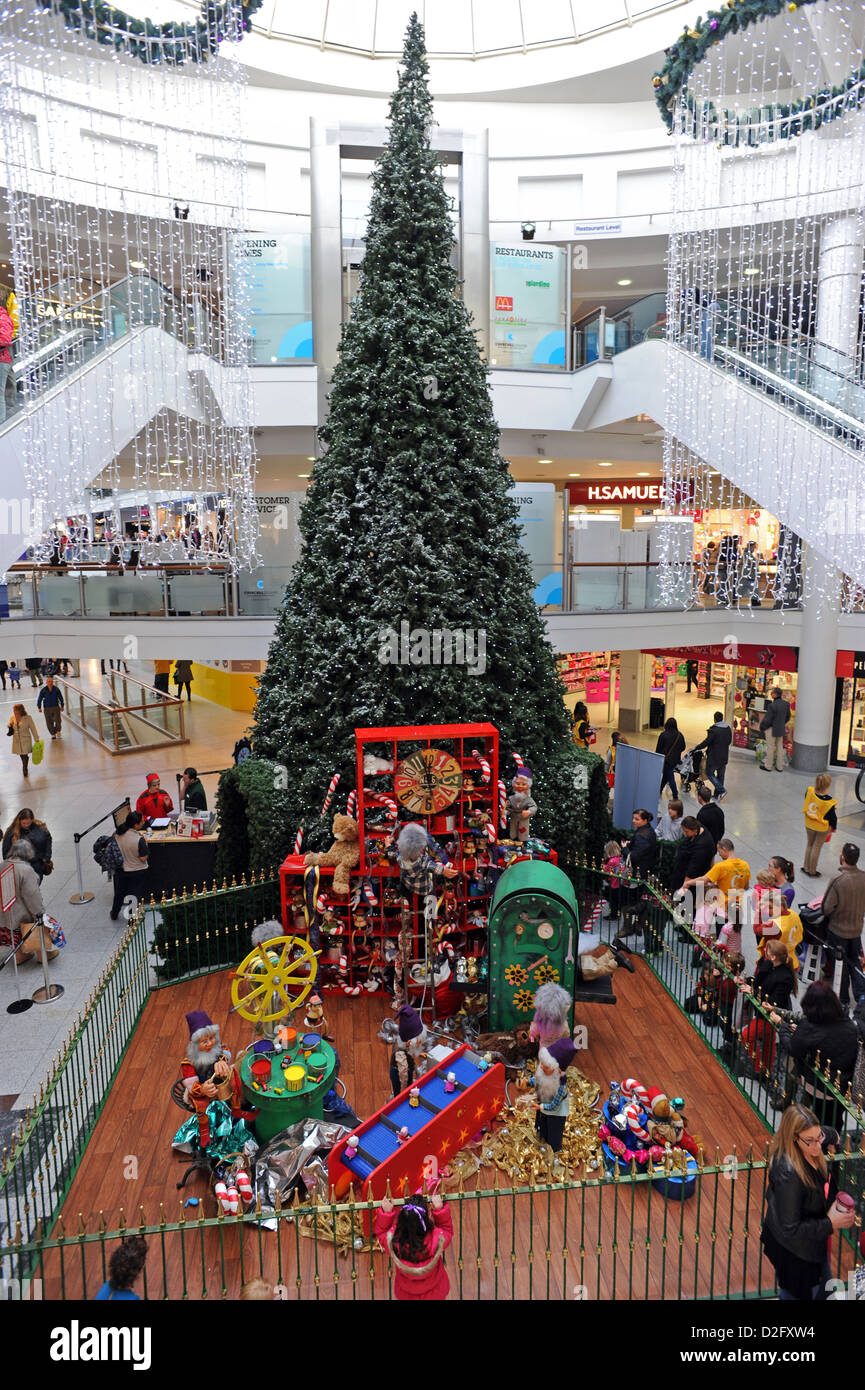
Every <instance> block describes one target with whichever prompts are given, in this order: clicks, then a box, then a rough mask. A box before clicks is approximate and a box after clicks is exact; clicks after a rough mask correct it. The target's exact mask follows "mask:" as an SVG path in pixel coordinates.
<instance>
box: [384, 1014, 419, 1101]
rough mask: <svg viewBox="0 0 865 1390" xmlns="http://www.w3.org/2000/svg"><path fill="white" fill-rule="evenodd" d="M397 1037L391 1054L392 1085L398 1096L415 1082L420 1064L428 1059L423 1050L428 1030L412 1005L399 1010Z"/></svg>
mask: <svg viewBox="0 0 865 1390" xmlns="http://www.w3.org/2000/svg"><path fill="white" fill-rule="evenodd" d="M396 1019H397V1036H396V1038H395V1039H394V1041H393V1045H392V1047H391V1054H390V1084H391V1086H392V1087H393V1093H394V1095H395V1096H398V1095H399V1093H400V1091H404V1090H405V1089H406V1087H407V1086H410V1085H411V1083H412V1082H413V1081H414V1078H415V1073H416V1071H417V1070H418V1064H419V1063H420V1062H421V1061H423V1060H424V1059H425V1058H426V1052H425V1051H424V1050H423V1049H424V1046H425V1043H426V1030H425V1029H424V1026H423V1023H422V1022H421V1017H420V1014H419V1013H418V1012H417V1010H416V1009H413V1008H412V1007H411V1005H410V1004H403V1005H402V1007H401V1008H400V1009H398V1010H397V1015H396Z"/></svg>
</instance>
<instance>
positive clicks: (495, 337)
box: [490, 241, 567, 371]
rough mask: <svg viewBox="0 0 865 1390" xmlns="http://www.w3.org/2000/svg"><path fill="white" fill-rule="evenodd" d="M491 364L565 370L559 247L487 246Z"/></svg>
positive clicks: (562, 262)
mask: <svg viewBox="0 0 865 1390" xmlns="http://www.w3.org/2000/svg"><path fill="white" fill-rule="evenodd" d="M490 278H491V280H492V285H491V292H492V302H491V305H490V325H491V333H490V336H491V339H492V344H491V349H490V359H491V362H492V365H493V366H496V367H534V368H542V369H545V370H547V371H549V370H551V369H553V370H555V369H557V370H559V371H563V370H564V367H565V324H566V320H567V312H566V304H565V289H566V281H567V276H566V265H565V252H564V249H563V248H562V247H561V246H533V245H531V244H530V243H529V242H525V241H521V242H517V243H516V244H514V245H506V244H505V243H503V242H497V241H494V242H492V244H491V246H490Z"/></svg>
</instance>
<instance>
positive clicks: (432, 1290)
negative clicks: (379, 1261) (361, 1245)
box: [375, 1195, 454, 1302]
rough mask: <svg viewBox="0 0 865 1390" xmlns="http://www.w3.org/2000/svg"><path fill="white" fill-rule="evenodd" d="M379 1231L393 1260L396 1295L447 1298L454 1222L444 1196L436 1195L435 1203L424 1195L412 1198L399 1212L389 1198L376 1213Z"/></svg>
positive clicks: (429, 1299) (401, 1297)
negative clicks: (446, 1259) (447, 1255)
mask: <svg viewBox="0 0 865 1390" xmlns="http://www.w3.org/2000/svg"><path fill="white" fill-rule="evenodd" d="M375 1234H376V1235H377V1236H378V1238H379V1240H380V1241H381V1243H382V1245H383V1246H384V1247H385V1249H386V1250H387V1252H388V1254H389V1255H390V1258H391V1261H392V1262H393V1267H394V1276H393V1291H394V1297H395V1298H397V1299H400V1300H407V1299H413V1300H423V1301H425V1302H434V1301H436V1300H441V1299H444V1298H447V1295H448V1290H449V1289H450V1280H449V1279H448V1272H447V1270H446V1269H445V1262H444V1253H445V1250H446V1249H447V1248H448V1246H449V1245H450V1243H451V1241H452V1239H453V1234H454V1223H453V1218H452V1216H451V1212H450V1207H449V1206H445V1204H444V1202H443V1201H442V1199H441V1197H439V1196H435V1197H433V1198H432V1203H431V1204H430V1203H429V1202H428V1201H427V1199H426V1198H425V1197H422V1196H420V1195H418V1196H415V1197H412V1198H410V1200H409V1201H407V1202H406V1203H405V1204H404V1205H403V1206H402V1207H400V1209H399V1212H396V1211H395V1210H394V1205H393V1202H390V1201H388V1199H387V1198H385V1200H384V1201H383V1202H382V1204H381V1206H380V1207H379V1209H378V1211H377V1212H376V1215H375Z"/></svg>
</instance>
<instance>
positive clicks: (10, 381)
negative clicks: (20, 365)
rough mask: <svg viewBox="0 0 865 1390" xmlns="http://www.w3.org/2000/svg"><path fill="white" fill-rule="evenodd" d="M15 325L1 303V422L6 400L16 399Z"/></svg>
mask: <svg viewBox="0 0 865 1390" xmlns="http://www.w3.org/2000/svg"><path fill="white" fill-rule="evenodd" d="M14 337H15V325H14V323H13V322H12V318H11V316H10V314H9V311H8V309H7V308H6V305H5V304H0V424H2V422H3V421H4V420H5V419H6V409H7V406H6V400H7V397H8V398H9V400H10V403H11V402H13V401H14V400H15V375H14V372H13V370H12V352H11V347H12V341H13V339H14Z"/></svg>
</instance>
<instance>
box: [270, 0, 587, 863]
mask: <svg viewBox="0 0 865 1390" xmlns="http://www.w3.org/2000/svg"><path fill="white" fill-rule="evenodd" d="M427 71H428V68H427V62H426V57H425V50H424V36H423V29H422V27H421V25H420V24H419V22H418V20H417V17H416V16H415V17H413V18H412V20H411V22H410V24H409V27H408V31H407V35H406V42H405V50H404V54H403V66H402V71H401V75H400V80H399V86H398V88H397V91H396V93H395V94H394V96H393V98H392V100H391V104H390V115H389V127H390V139H389V143H388V146H387V149H386V150H385V152H384V154H383V155H382V156H381V158H380V159H379V161H378V165H377V168H376V172H375V174H374V176H373V189H374V191H373V196H372V203H371V208H370V217H369V225H368V229H367V236H366V251H365V257H364V263H363V276H362V281H361V286H360V290H359V293H358V296H357V299H356V300H355V302H354V305H353V308H352V316H351V319H350V321H349V322H348V323H347V324H346V325H345V327H344V329H343V333H342V340H341V345H340V357H339V363H338V366H337V367H336V370H335V372H334V377H333V389H332V394H331V398H330V415H329V419H328V422H327V425H326V427H325V428H323V429H322V430H321V439H322V442H323V443H324V444H325V446H326V452H325V453H324V456H323V457H322V458H321V459H320V460H318V461H317V462H316V464H315V468H314V471H313V475H312V481H311V485H310V488H309V492H308V495H307V499H306V501H305V503H304V506H303V508H302V512H301V519H300V529H301V533H302V537H303V542H304V549H303V553H302V558H301V560H300V561H299V563H298V565H297V567H296V569H295V572H294V574H293V576H292V580H291V583H290V584H289V586H288V589H287V590H286V595H285V599H284V602H283V606H282V608H281V610H280V613H279V617H278V622H277V627H276V635H275V637H274V640H273V644H272V646H271V649H270V655H269V658H268V664H267V669H266V671H265V673H264V675H263V676H262V678H261V682H260V686H259V696H258V704H257V708H256V726H255V737H254V743H255V752H256V756H257V757H258V758H264V759H270V760H272V761H273V762H275V763H277V764H280V765H282V766H284V767H286V768H287V769H288V777H287V780H288V786H287V787H286V789H285V791H284V792H280V794H279V796H278V798H277V802H278V806H279V812H278V818H279V824H280V832H279V833H281V834H282V836H283V840H282V843H281V844H280V845H279V846H277V847H275V848H274V851H273V854H271V856H270V859H269V862H273V859H274V856H275V854H276V853H278V852H281V851H287V850H288V848H289V847H290V841H291V840H293V838H294V831H295V828H296V826H297V825H298V824H300V823H301V822H303V823H304V824H305V825H306V827H307V840H306V842H305V845H304V848H307V847H310V848H315V847H316V846H317V845H318V844H320V843H322V842H329V839H330V831H329V821H330V815H328V817H327V819H326V821H325V822H322V823H321V824H320V825H318V826H317V825H316V821H317V819H318V815H319V811H320V808H321V805H322V801H323V799H324V795H325V792H326V790H327V787H328V783H329V781H330V778H331V775H332V774H333V773H334V772H337V771H338V772H340V773H341V775H342V781H341V785H340V788H339V795H338V796H337V799H336V801H335V803H334V805H335V808H336V809H340V808H341V807H344V805H345V794H346V792H347V791H348V789H350V788H351V787H352V786H353V785H354V729H355V727H356V726H377V725H389V724H432V723H457V722H466V721H475V720H489V721H490V722H492V723H493V724H495V725H496V726H497V728H498V729H499V731H500V734H501V746H502V766H503V768H504V769H505V775H507V776H510V775H511V773H512V771H513V762H512V761H511V759H510V754H511V753H512V752H513V751H516V752H518V753H519V754H520V755H521V756H522V757H523V759H524V760H525V761H526V762H527V763H528V764H529V766H530V767H531V768H532V769H533V771H534V772H535V795H536V797H537V800H538V803H539V807H540V812H539V815H538V816H537V817H536V819H535V821H534V822H533V829H534V830H535V832H536V833H538V834H541V835H544V836H546V837H548V838H550V839H551V840H553V841H554V842H555V843H556V844H557V846H558V847H559V848H560V850H564V852H565V854H566V856H569V855H572V854H573V853H574V852H575V851H577V850H579V849H581V848H582V847H583V843H584V838H585V833H586V825H587V822H593V823H594V824H595V829H596V831H597V834H599V835H601V834H603V829H604V826H603V824H602V818H603V814H604V813H603V809H602V808H603V805H604V803H605V800H606V786H605V784H604V779H603V776H602V775H601V776H600V778H598V772H599V770H600V771H601V773H602V769H601V768H600V764H599V760H598V759H596V758H594V756H593V755H587V754H585V753H581V752H580V751H579V750H577V749H575V748H574V746H573V744H572V743H571V741H570V737H569V723H568V718H567V712H566V710H565V707H564V705H563V702H562V694H563V689H562V686H561V683H560V681H559V678H558V675H557V673H556V670H555V662H554V657H553V653H552V650H551V648H550V646H549V643H548V641H547V638H546V635H545V632H544V625H543V622H542V619H541V617H540V615H539V613H538V610H537V608H536V607H535V604H534V602H533V600H532V582H531V573H530V567H529V562H528V560H527V558H526V555H525V553H524V551H523V550H522V548H521V546H520V542H519V531H518V526H517V522H516V512H517V509H516V506H515V504H514V503H513V501H512V500H511V499H510V497H509V495H508V486H509V481H510V479H509V474H508V466H507V463H506V461H505V460H504V459H503V458H501V457H500V455H499V453H498V428H497V426H496V423H495V420H494V418H493V413H492V407H491V403H490V397H489V393H488V390H487V381H486V367H485V365H484V362H483V360H482V357H481V353H480V350H479V348H478V344H477V342H476V339H475V337H474V334H473V332H472V326H471V321H470V317H469V314H468V313H467V311H466V309H465V307H464V305H463V302H462V299H461V297H460V287H459V281H458V278H457V275H456V272H455V271H454V269H453V267H452V265H451V253H452V250H453V242H454V236H453V224H452V221H451V216H450V211H449V200H448V196H447V194H446V193H445V191H444V187H443V183H442V176H441V171H440V168H439V166H438V162H437V157H436V155H435V154H434V153H433V151H432V150H431V149H430V143H429V136H430V129H431V126H432V121H433V114H432V100H431V97H430V93H429V90H428V87H427V80H426V79H427ZM443 629H444V630H447V631H454V630H459V631H462V632H465V633H466V634H467V642H468V646H467V653H468V655H469V659H468V660H466V661H465V662H464V663H463V664H457V663H452V664H450V665H444V664H433V662H434V661H435V657H436V651H437V646H436V637H435V635H434V634H435V633H436V632H437V631H438V632H440V631H441V630H443ZM401 633H402V634H403V637H404V635H405V634H406V633H410V634H411V639H410V641H409V642H408V643H406V642H405V640H403V642H402V643H399V642H398V641H397V640H396V639H397V638H398V637H399V636H400V634H401ZM391 634H394V635H395V636H392V635H391ZM424 634H428V636H425V635H424ZM401 658H402V660H401ZM406 658H407V659H406ZM414 662H419V663H420V664H414ZM424 662H427V663H428V664H423V663H424ZM592 803H594V804H592ZM593 813H594V814H593ZM252 838H253V839H254V837H252ZM592 847H593V848H594V845H592ZM265 862H268V858H267V856H265ZM253 863H254V860H253Z"/></svg>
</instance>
